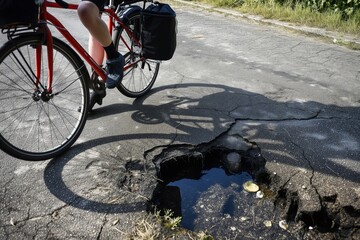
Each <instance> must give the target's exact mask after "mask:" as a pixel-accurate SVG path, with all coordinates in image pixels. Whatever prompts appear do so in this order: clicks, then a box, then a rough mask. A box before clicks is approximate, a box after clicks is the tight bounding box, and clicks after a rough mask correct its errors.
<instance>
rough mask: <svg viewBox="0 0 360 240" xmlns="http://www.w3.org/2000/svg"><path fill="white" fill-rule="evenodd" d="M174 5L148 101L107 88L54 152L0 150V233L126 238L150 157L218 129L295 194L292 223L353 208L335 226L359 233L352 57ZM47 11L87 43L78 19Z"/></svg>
mask: <svg viewBox="0 0 360 240" xmlns="http://www.w3.org/2000/svg"><path fill="white" fill-rule="evenodd" d="M174 8H175V10H176V12H177V17H178V47H177V51H176V53H175V56H174V58H173V59H171V60H170V61H166V62H163V63H162V64H161V68H160V73H159V76H158V80H157V81H156V83H155V85H154V87H153V90H152V91H151V92H150V93H149V94H148V95H147V96H145V97H143V98H141V99H137V100H133V99H129V98H126V97H124V96H122V95H121V94H120V93H119V92H117V91H116V90H111V91H108V95H107V97H106V98H105V100H104V104H103V105H102V106H96V107H95V111H94V112H93V113H92V114H91V115H90V117H89V119H88V122H87V124H86V126H85V129H84V131H83V133H82V135H81V136H80V138H79V140H78V141H77V143H76V144H75V145H74V146H73V147H72V148H71V149H70V150H69V151H68V153H66V154H65V155H64V156H61V157H59V158H56V159H52V160H49V161H43V162H25V161H20V160H17V159H13V158H11V157H9V156H7V155H6V154H4V153H3V152H0V174H1V181H0V238H1V239H17V240H18V239H124V238H126V237H127V236H128V235H129V232H131V231H132V230H133V229H134V226H136V223H137V222H138V221H139V219H141V218H143V217H144V216H145V215H146V209H147V200H149V199H150V198H151V196H152V191H153V190H154V188H155V186H156V183H157V179H156V171H155V166H154V164H153V163H152V160H153V157H154V155H156V154H158V153H160V152H161V151H162V150H163V149H165V148H167V147H169V146H172V145H176V144H188V145H194V146H197V145H199V144H202V143H206V142H210V141H211V140H213V139H215V138H217V137H218V136H219V135H220V134H221V133H224V132H226V131H228V132H227V133H228V134H230V135H231V134H239V135H241V136H242V137H243V138H245V139H247V140H249V141H251V142H255V143H256V144H257V146H259V147H260V148H261V152H262V155H263V157H264V158H265V159H266V160H267V163H266V169H267V170H268V172H269V174H270V175H272V176H274V175H276V176H277V178H276V179H277V182H276V185H277V188H278V189H282V190H283V189H286V190H287V191H291V192H296V194H297V201H298V209H297V213H295V214H297V215H298V216H299V217H300V218H301V216H303V217H302V218H303V219H306V216H305V217H304V215H306V214H309V213H316V212H321V211H322V210H323V209H324V207H325V206H330V205H329V203H334V204H335V203H336V205H337V209H350V210H351V211H353V212H354V215H353V216H354V219H355V220H354V222H352V223H347V224H348V225H346V224H345V223H341V224H342V225H341V224H340V225H341V226H342V227H344V228H345V227H346V226H347V227H353V228H355V229H359V228H360V223H359V218H360V216H359V211H360V185H359V183H360V178H359V172H360V162H359V159H360V134H359V133H360V94H359V93H360V70H359V66H360V52H359V51H353V50H349V49H347V48H344V47H341V46H338V45H335V44H330V43H326V42H323V41H322V40H321V39H317V38H314V37H308V36H306V35H304V34H300V33H299V32H293V31H289V30H287V29H284V28H282V27H278V26H275V25H268V24H267V25H264V24H261V23H259V22H257V21H254V20H252V19H244V18H241V17H237V16H233V15H229V14H226V16H225V15H224V14H222V13H219V12H217V11H208V10H203V9H202V8H198V7H194V6H188V5H183V4H177V3H174ZM55 13H56V14H59V15H58V16H60V17H61V18H62V19H64V22H65V23H66V24H67V26H69V28H70V30H73V32H74V33H76V35H77V36H78V37H79V39H80V41H81V42H82V43H83V44H84V46H86V44H87V43H86V40H87V32H86V30H85V29H84V28H83V27H82V26H81V24H80V22H79V21H78V20H77V16H76V15H75V14H74V13H72V12H65V11H63V10H59V11H55ZM0 40H1V42H4V41H5V37H4V36H1V37H0ZM218 204H219V207H220V205H221V204H222V203H221V202H218ZM259 214H260V213H259ZM310 215H311V214H310ZM329 215H331V214H329ZM335 215H336V214H334V216H335ZM312 216H314V215H312ZM310 222H311V221H310ZM254 224H261V223H259V222H257V223H254ZM197 230H201V229H197ZM277 231H278V232H281V231H282V230H281V229H276V228H275V230H274V232H275V233H273V234H275V235H273V236H278V237H279V238H278V239H281V238H283V239H285V238H288V237H289V236H285V237H281V236H283V235H281V234H280V233H279V235H276V232H277ZM231 234H233V233H231ZM356 234H357V235H356ZM359 234H360V233H359V230H357V232H356V231H355V235H353V236H355V237H357V236H359ZM229 236H230V235H229ZM304 236H310V235H303V237H304ZM224 237H225V236H224ZM231 237H233V238H236V237H234V235H231ZM255 237H256V235H255ZM354 239H355V238H354Z"/></svg>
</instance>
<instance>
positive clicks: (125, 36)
mask: <svg viewBox="0 0 360 240" xmlns="http://www.w3.org/2000/svg"><path fill="white" fill-rule="evenodd" d="M126 27H127V28H128V30H129V31H130V32H131V34H133V36H135V37H136V38H137V39H140V29H141V16H140V12H134V13H133V14H132V15H130V16H128V21H126ZM131 34H129V33H128V32H127V31H126V30H125V29H124V28H122V27H121V26H117V27H116V28H115V30H114V33H113V42H114V44H115V47H116V48H117V49H118V51H119V52H120V53H121V54H122V55H123V56H124V57H125V66H127V65H131V64H133V65H132V67H130V68H129V69H127V70H126V71H125V72H124V78H123V80H122V81H121V84H120V85H119V86H118V87H117V88H118V89H119V91H120V92H121V93H122V94H124V95H125V96H127V97H131V98H137V97H141V96H143V95H145V94H146V93H147V92H149V91H150V89H151V88H152V86H153V85H154V82H155V80H156V77H157V75H158V72H159V67H160V61H156V60H150V59H141V56H140V53H141V48H140V47H139V45H138V44H137V43H136V42H135V41H134V39H133V38H132V37H131ZM140 43H141V41H140Z"/></svg>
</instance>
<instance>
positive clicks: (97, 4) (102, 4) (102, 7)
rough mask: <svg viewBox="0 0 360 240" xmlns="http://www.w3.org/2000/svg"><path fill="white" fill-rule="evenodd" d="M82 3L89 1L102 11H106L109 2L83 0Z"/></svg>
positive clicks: (104, 0) (105, 0) (103, 0)
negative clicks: (105, 7)
mask: <svg viewBox="0 0 360 240" xmlns="http://www.w3.org/2000/svg"><path fill="white" fill-rule="evenodd" d="M81 1H88V2H92V3H94V4H95V5H96V6H97V7H98V8H99V10H100V11H103V10H104V6H105V3H106V2H107V0H81Z"/></svg>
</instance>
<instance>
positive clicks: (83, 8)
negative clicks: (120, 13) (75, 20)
mask: <svg viewBox="0 0 360 240" xmlns="http://www.w3.org/2000/svg"><path fill="white" fill-rule="evenodd" d="M77 12H78V15H79V18H80V20H81V21H82V22H83V23H84V24H85V25H86V23H88V24H89V23H91V22H92V21H94V20H95V19H96V18H97V15H98V14H97V12H99V10H98V8H97V6H96V5H95V4H93V3H92V2H87V1H82V2H80V3H79V6H78V9H77Z"/></svg>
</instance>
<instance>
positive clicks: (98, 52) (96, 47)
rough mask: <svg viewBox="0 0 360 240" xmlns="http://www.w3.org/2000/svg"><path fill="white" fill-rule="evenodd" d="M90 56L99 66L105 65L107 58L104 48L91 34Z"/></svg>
mask: <svg viewBox="0 0 360 240" xmlns="http://www.w3.org/2000/svg"><path fill="white" fill-rule="evenodd" d="M89 54H90V56H91V57H92V58H93V59H94V60H95V62H96V63H97V64H99V65H102V64H103V62H104V56H105V52H104V48H103V46H101V44H100V43H99V42H98V41H97V40H96V39H95V38H94V37H93V36H91V34H90V36H89Z"/></svg>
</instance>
